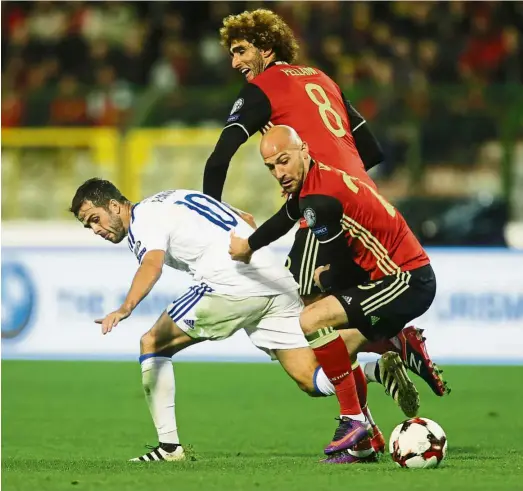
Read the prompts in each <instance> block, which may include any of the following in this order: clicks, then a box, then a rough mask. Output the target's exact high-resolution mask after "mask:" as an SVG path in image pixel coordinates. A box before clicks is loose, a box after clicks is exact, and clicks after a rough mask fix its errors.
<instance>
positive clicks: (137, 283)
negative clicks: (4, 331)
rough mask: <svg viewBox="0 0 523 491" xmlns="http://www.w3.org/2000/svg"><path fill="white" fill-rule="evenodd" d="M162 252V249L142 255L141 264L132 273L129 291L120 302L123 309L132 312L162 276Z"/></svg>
mask: <svg viewBox="0 0 523 491" xmlns="http://www.w3.org/2000/svg"><path fill="white" fill-rule="evenodd" d="M164 254H165V253H164V252H163V251H150V252H148V253H147V255H146V256H145V257H144V259H143V261H142V264H141V266H140V267H139V268H138V271H136V274H135V275H134V278H133V282H132V284H131V288H130V289H129V293H128V294H127V296H126V297H125V300H124V302H123V304H122V307H123V308H124V309H127V310H129V311H131V312H132V311H133V310H134V309H135V308H136V306H137V305H138V304H139V303H140V302H141V301H142V300H143V299H144V298H145V297H146V296H147V295H148V294H149V292H150V291H151V290H152V289H153V287H154V285H155V284H156V283H157V281H158V280H159V279H160V276H162V266H163V257H164ZM160 259H161V260H160Z"/></svg>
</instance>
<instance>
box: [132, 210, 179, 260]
mask: <svg viewBox="0 0 523 491" xmlns="http://www.w3.org/2000/svg"><path fill="white" fill-rule="evenodd" d="M142 206H143V209H141V210H137V211H136V218H135V220H134V222H133V223H132V224H131V226H130V227H129V245H130V246H131V248H132V250H133V252H134V255H135V256H136V258H137V259H138V262H139V263H140V264H141V263H142V259H143V257H144V256H145V254H146V253H147V252H149V251H158V250H160V251H164V252H165V251H167V248H168V247H169V240H170V235H171V230H172V223H170V222H169V220H165V218H164V217H162V216H160V215H159V214H158V213H156V212H155V211H156V210H155V207H154V205H150V204H144V205H142Z"/></svg>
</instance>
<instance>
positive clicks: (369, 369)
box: [363, 361, 378, 382]
mask: <svg viewBox="0 0 523 491" xmlns="http://www.w3.org/2000/svg"><path fill="white" fill-rule="evenodd" d="M377 363H378V362H377V361H369V362H367V363H365V365H363V373H364V374H365V378H366V379H367V382H378V380H376V375H375V373H376V365H377Z"/></svg>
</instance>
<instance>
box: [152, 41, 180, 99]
mask: <svg viewBox="0 0 523 491" xmlns="http://www.w3.org/2000/svg"><path fill="white" fill-rule="evenodd" d="M188 63H189V59H188V56H187V51H186V48H185V46H184V44H183V43H182V42H181V41H178V40H177V39H176V38H168V39H166V40H165V41H163V43H162V50H161V57H160V59H159V60H158V61H157V62H156V63H155V64H154V65H153V67H152V69H151V84H152V85H153V87H155V88H157V89H161V90H173V89H174V88H175V87H177V86H178V85H180V84H182V83H183V82H184V81H185V79H186V77H187V75H188Z"/></svg>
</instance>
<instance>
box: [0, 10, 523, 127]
mask: <svg viewBox="0 0 523 491" xmlns="http://www.w3.org/2000/svg"><path fill="white" fill-rule="evenodd" d="M262 6H263V7H268V8H271V9H272V10H274V11H276V12H278V13H279V14H281V15H282V16H283V18H284V19H285V20H286V21H287V22H288V23H289V24H290V26H291V27H292V28H293V30H294V32H295V34H296V36H297V38H298V40H299V43H300V47H301V50H300V63H303V64H311V65H313V66H317V67H319V68H322V69H324V70H325V71H326V72H327V73H328V74H329V75H331V76H332V77H334V79H335V80H336V81H337V82H338V83H339V84H340V86H342V87H343V88H344V90H349V91H350V89H351V88H352V89H353V94H354V95H353V98H356V99H363V100H362V102H361V103H362V104H363V107H362V108H361V110H362V112H363V113H365V115H366V116H367V117H368V118H369V119H372V118H373V117H374V116H376V114H377V113H378V112H383V111H387V109H392V110H394V102H395V101H394V100H392V101H390V100H381V99H384V98H383V97H381V99H380V97H379V96H378V97H377V98H376V97H374V98H370V99H365V98H363V97H362V96H360V95H359V91H358V88H359V87H366V88H369V87H371V88H375V89H376V90H377V91H379V90H380V89H382V90H385V91H388V90H389V89H390V88H395V89H398V90H399V91H400V92H405V91H408V90H411V89H415V90H417V91H423V90H424V88H427V87H432V86H434V85H435V84H437V85H441V84H465V85H466V86H468V87H473V88H474V89H471V90H472V92H471V94H470V97H471V98H472V99H473V100H472V101H468V102H465V104H468V105H472V106H474V105H476V106H478V105H479V106H481V104H482V101H481V99H482V92H481V91H482V88H484V87H486V86H488V85H489V84H519V83H522V82H523V46H522V43H523V36H522V35H521V33H522V32H523V4H522V3H521V2H464V1H455V2H335V1H314V2H121V1H110V2H82V1H69V2H50V1H36V2H13V1H8V2H2V125H3V126H4V127H7V126H38V125H46V124H54V125H62V126H64V125H65V126H67V125H94V126H103V125H121V126H124V125H125V124H129V123H130V122H131V123H138V124H139V123H145V124H146V120H147V117H145V118H142V120H141V121H138V122H137V121H136V119H135V118H133V114H132V112H133V108H135V107H136V102H137V100H138V99H139V98H140V97H141V96H143V94H144V92H147V91H150V90H157V91H164V92H167V93H168V92H171V93H175V92H176V91H177V90H178V91H180V93H183V90H184V89H194V88H198V87H200V88H206V89H207V90H211V91H212V90H213V89H215V88H217V89H219V88H223V87H224V86H227V85H232V86H233V87H235V90H237V87H238V84H240V83H241V81H240V77H239V76H238V74H237V73H235V72H234V71H233V70H231V67H230V62H229V59H228V54H227V52H226V51H225V50H224V49H223V48H222V47H221V46H220V45H219V34H218V29H219V27H220V25H221V21H222V19H223V17H224V16H226V15H228V14H230V13H239V12H241V11H243V10H245V9H254V8H257V7H262ZM360 92H361V91H360ZM231 97H232V98H234V92H233V93H232V96H231ZM195 99H197V100H199V99H200V98H199V97H196V98H195ZM218 99H220V101H223V98H218ZM189 100H190V98H189ZM225 102H226V104H224V105H223V107H222V105H220V104H219V103H218V104H217V105H213V104H210V107H209V108H208V110H207V111H206V110H205V108H198V109H197V110H195V111H193V113H192V115H191V114H187V117H184V116H183V112H184V108H183V107H182V108H180V106H181V105H182V106H183V103H182V102H180V99H178V100H177V98H176V94H173V95H172V96H171V98H170V103H169V104H167V105H166V106H165V105H163V104H162V105H161V106H162V107H163V111H164V112H167V114H163V115H162V114H159V115H158V116H157V118H154V117H153V118H152V120H151V121H150V124H152V125H158V124H165V123H166V122H168V121H169V120H172V119H176V116H175V115H174V113H176V110H177V109H181V111H182V116H181V119H185V120H188V122H190V123H199V122H201V120H213V119H218V120H221V119H222V117H223V115H224V114H226V109H227V107H228V104H230V102H231V100H229V99H226V101H225ZM391 106H392V107H391ZM165 107H166V108H167V109H165ZM152 109H154V104H153V105H152ZM417 110H418V111H423V110H424V108H423V107H418V108H417ZM161 111H162V110H160V113H161ZM169 111H171V112H170V113H169ZM224 111H225V112H224ZM157 112H158V111H157ZM194 115H196V116H195V117H193V116H194Z"/></svg>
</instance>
